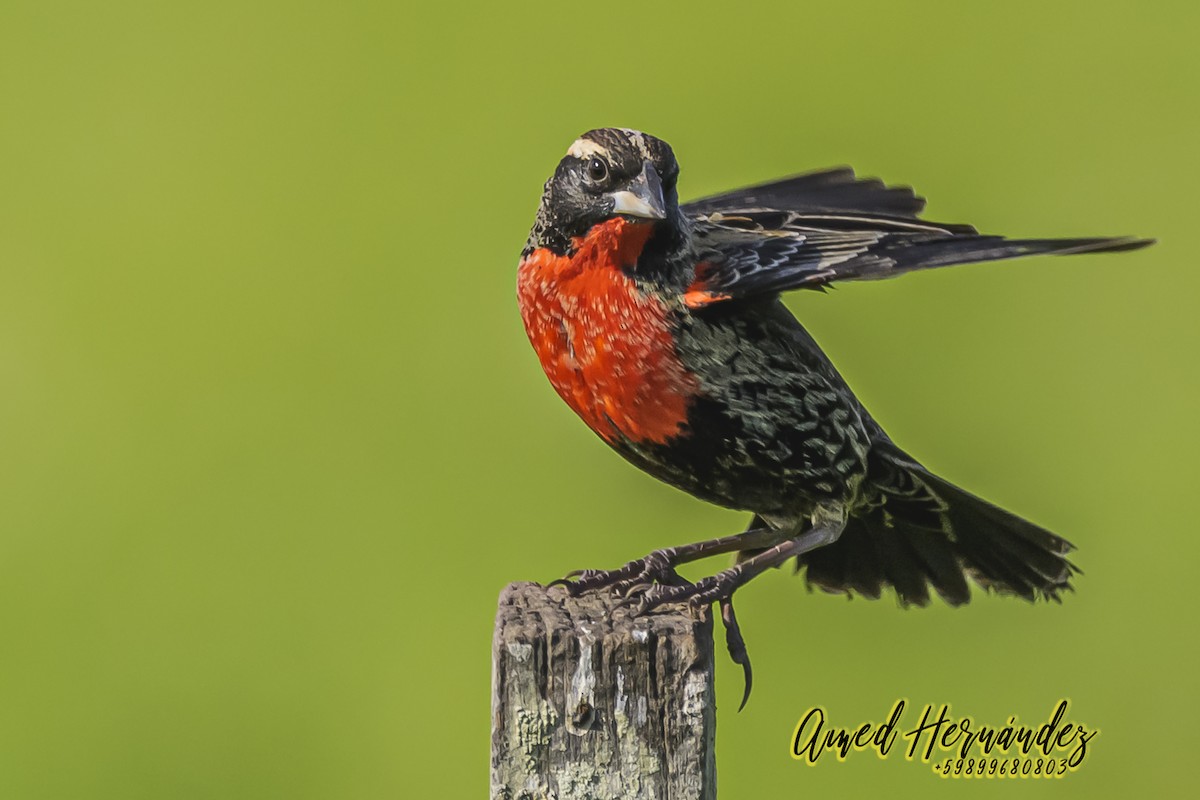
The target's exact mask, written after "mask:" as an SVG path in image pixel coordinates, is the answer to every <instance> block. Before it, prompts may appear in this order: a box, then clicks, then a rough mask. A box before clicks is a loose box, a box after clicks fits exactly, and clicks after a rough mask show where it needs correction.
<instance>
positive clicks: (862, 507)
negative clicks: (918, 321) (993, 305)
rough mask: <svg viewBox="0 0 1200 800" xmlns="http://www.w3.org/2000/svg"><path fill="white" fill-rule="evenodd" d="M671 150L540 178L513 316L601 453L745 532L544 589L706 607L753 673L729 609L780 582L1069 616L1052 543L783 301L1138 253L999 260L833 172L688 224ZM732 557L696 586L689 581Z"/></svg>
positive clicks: (1092, 247)
mask: <svg viewBox="0 0 1200 800" xmlns="http://www.w3.org/2000/svg"><path fill="white" fill-rule="evenodd" d="M679 172H680V170H679V164H678V162H677V161H676V158H675V154H674V152H673V150H672V148H671V146H670V145H669V144H667V143H666V142H665V141H663V140H662V139H659V138H657V137H655V136H651V135H649V134H646V133H643V132H641V131H637V130H632V129H627V128H598V129H595V130H591V131H588V132H587V133H584V134H583V135H582V136H580V137H579V138H578V139H576V140H575V141H574V142H573V143H572V144H571V146H570V147H569V148H568V150H567V153H566V155H565V156H563V158H562V159H561V161H560V162H559V163H558V166H557V168H556V169H555V171H554V173H553V175H551V176H550V178H549V179H548V180H547V181H546V183H545V186H544V190H543V193H542V197H541V201H540V203H539V206H538V209H537V215H536V217H535V220H534V223H533V226H532V229H531V231H530V234H529V238H528V240H527V241H526V243H525V246H524V248H523V250H522V252H521V256H520V261H519V265H518V268H517V300H518V306H519V308H520V313H521V318H522V322H523V324H524V328H525V332H526V334H527V335H528V338H529V341H530V343H531V344H532V346H533V350H534V352H535V353H536V355H537V358H538V360H539V362H540V364H541V367H542V369H543V370H544V372H545V374H546V377H547V378H548V379H549V381H550V384H551V385H552V386H553V388H554V390H555V391H556V392H557V393H558V394H559V396H560V397H561V398H562V399H563V400H564V401H565V402H566V403H567V405H568V406H569V407H570V408H571V409H572V410H573V411H574V412H575V413H576V414H577V415H578V416H579V417H580V418H581V419H582V420H583V422H584V423H585V424H586V425H587V426H588V427H589V428H590V429H591V430H592V431H593V432H595V433H596V434H597V435H598V436H599V437H600V438H601V439H602V440H603V441H604V442H605V443H606V444H608V445H609V446H610V447H611V448H613V449H614V450H615V451H616V452H617V453H619V454H620V455H621V456H623V457H624V458H625V459H627V460H628V461H629V462H631V463H632V464H633V465H635V466H636V467H638V468H640V469H642V470H644V471H645V472H647V473H649V474H650V475H653V476H654V477H656V478H658V479H660V480H662V481H664V482H666V483H668V484H670V485H672V486H675V487H677V488H679V489H682V490H683V491H685V492H688V493H689V494H691V495H693V496H695V497H697V498H699V499H701V500H704V501H707V502H709V503H713V504H716V505H719V506H724V507H727V508H732V509H737V510H740V511H745V512H750V514H751V515H752V517H751V520H750V523H749V526H748V527H747V529H746V530H745V531H744V532H741V533H736V534H732V535H728V536H722V537H718V538H715V539H710V540H706V541H703V542H697V543H692V544H685V545H681V546H677V547H671V548H667V549H663V550H657V551H654V552H652V553H649V554H648V555H646V556H644V557H642V558H638V559H634V560H633V561H630V562H629V563H627V564H625V565H624V566H622V567H619V568H616V569H611V570H582V571H576V572H574V573H571V574H569V575H568V576H567V577H566V578H563V579H560V581H556V583H561V584H563V585H566V586H567V587H568V589H569V590H570V591H571V592H573V593H580V592H584V591H590V590H599V589H612V590H616V591H621V592H623V593H624V594H625V595H626V597H627V598H631V599H632V602H633V605H634V606H635V608H634V610H635V613H645V612H647V611H649V610H652V609H654V608H658V607H660V606H662V605H664V604H669V603H689V604H691V605H692V606H706V605H707V606H711V605H712V604H713V603H717V604H719V606H720V611H721V617H722V619H723V621H724V623H725V627H726V631H727V644H728V647H729V650H730V653H731V655H732V656H733V659H734V661H736V662H738V663H740V664H742V666H743V668H744V670H745V673H746V674H745V678H746V694H745V695H744V697H743V705H744V704H745V700H746V698H748V696H749V687H750V681H751V673H750V666H749V657H748V655H747V654H746V652H745V643H744V641H743V640H742V637H741V634H740V630H739V628H738V625H737V618H736V614H735V613H734V611H733V595H734V593H735V592H736V591H737V590H738V589H740V588H741V587H743V586H744V585H745V584H746V583H748V582H749V581H750V580H752V579H753V578H755V577H756V576H758V575H761V574H762V573H764V572H765V571H767V570H769V569H771V568H773V567H779V566H781V565H784V564H785V563H786V562H788V561H790V560H793V559H794V561H795V569H796V571H797V572H800V571H803V572H804V576H805V580H806V582H807V583H808V585H809V586H810V587H816V588H819V589H822V590H825V591H828V592H831V593H837V594H847V595H859V596H863V597H867V598H871V599H878V598H880V597H881V596H882V594H883V593H884V591H885V590H886V589H889V588H890V589H891V590H892V591H894V593H895V596H896V598H897V599H898V601H899V603H900V605H902V606H924V605H927V604H928V603H929V602H930V599H931V597H932V595H934V594H936V595H938V596H940V597H941V598H942V599H943V600H944V601H945V602H946V603H948V604H950V605H952V606H959V605H962V604H964V603H967V602H968V601H969V600H970V598H971V589H970V583H972V582H973V583H974V584H976V585H978V586H979V587H981V588H982V589H984V590H986V591H990V592H994V593H997V594H1003V595H1014V596H1017V597H1021V598H1024V599H1025V600H1029V601H1036V600H1041V599H1048V600H1060V597H1061V595H1062V594H1063V593H1064V592H1065V591H1069V590H1071V589H1072V584H1071V579H1072V576H1073V575H1074V574H1075V573H1077V572H1078V570H1077V568H1076V567H1075V566H1074V565H1073V563H1072V562H1071V561H1070V560H1069V558H1068V553H1070V552H1071V551H1072V549H1073V545H1071V543H1070V542H1068V541H1067V540H1066V539H1064V538H1062V537H1060V536H1058V535H1057V534H1054V533H1051V532H1050V531H1048V530H1046V529H1044V528H1042V527H1040V526H1039V525H1036V524H1035V523H1033V522H1030V521H1028V520H1026V519H1023V518H1022V517H1019V516H1017V515H1015V514H1013V513H1010V512H1008V511H1006V510H1004V509H1002V508H1000V507H998V506H996V505H993V504H992V503H989V502H987V501H986V500H984V499H982V498H980V497H977V496H976V495H974V494H972V493H970V492H968V491H966V490H965V489H962V488H960V487H959V486H957V485H955V484H954V483H952V482H950V481H949V480H947V479H945V478H943V477H941V476H939V475H937V474H935V473H934V472H932V471H931V470H929V469H926V468H925V467H924V466H923V465H922V464H921V463H920V462H918V461H917V460H916V459H915V458H913V457H912V456H910V455H909V454H908V453H907V452H906V451H905V450H903V449H901V447H900V446H899V445H897V444H896V443H895V442H893V441H892V439H891V437H889V436H888V434H887V433H886V432H885V431H884V430H883V428H882V427H881V426H880V425H879V424H878V423H877V422H876V421H875V419H874V418H873V417H872V416H871V415H870V414H869V413H868V411H867V410H866V408H864V407H863V404H862V403H861V402H860V401H859V400H858V398H857V397H856V396H855V394H854V392H853V391H852V390H851V389H850V387H849V386H848V385H847V383H846V381H845V380H844V379H843V378H842V376H841V375H840V374H839V372H838V371H837V369H835V367H834V366H833V364H832V363H831V362H830V360H829V358H828V357H827V356H826V355H825V353H824V352H823V351H822V350H821V348H820V347H819V346H818V345H817V343H816V341H815V340H814V339H813V337H812V336H811V335H810V334H809V333H808V331H807V330H806V329H805V328H804V327H803V325H802V324H801V323H800V321H799V320H797V319H796V317H795V316H794V315H793V314H792V313H791V311H789V310H788V308H787V307H786V306H785V305H784V303H783V301H782V299H781V294H782V293H784V292H787V291H789V290H800V289H808V290H824V289H825V288H826V287H828V286H830V285H832V284H836V283H839V282H842V281H860V280H874V279H880V278H891V277H895V276H899V275H903V274H905V273H908V272H914V271H918V270H925V269H933V268H938V267H946V266H951V265H957V264H971V263H977V262H983V261H998V260H1002V259H1011V258H1018V257H1024V256H1032V255H1038V254H1056V255H1067V254H1082V253H1106V252H1121V251H1131V250H1137V249H1139V248H1142V247H1145V246H1147V245H1149V244H1151V243H1152V241H1153V240H1149V239H1140V238H1134V237H1089V238H1068V239H1010V238H1005V237H1002V236H996V235H987V234H981V233H979V232H978V231H977V230H976V229H975V228H974V227H972V226H970V225H964V224H942V223H936V222H929V221H926V220H923V219H921V218H920V214H921V212H922V210H923V209H924V205H925V201H924V199H923V198H921V197H919V196H918V195H916V194H915V193H914V192H913V190H912V189H910V188H908V187H900V186H888V185H885V184H884V183H882V182H881V181H879V180H877V179H872V178H860V177H858V176H857V175H856V174H855V172H854V171H853V170H852V169H850V168H848V167H840V168H835V169H827V170H823V171H819V172H811V173H806V174H799V175H795V176H793V177H788V178H784V179H781V180H776V181H772V182H768V183H762V184H757V185H753V186H748V187H745V188H740V189H736V190H733V191H729V192H726V193H722V194H716V195H712V196H708V197H702V198H700V199H697V200H692V201H691V202H687V203H680V201H679V193H678V187H677V183H678V179H679ZM728 553H736V554H737V556H736V561H735V562H734V563H733V564H732V566H729V567H728V568H727V569H724V570H721V571H720V572H717V573H716V574H713V575H709V576H707V577H704V578H701V579H699V580H696V581H694V582H693V581H687V580H684V579H683V578H682V577H681V576H680V575H679V574H678V572H677V571H676V568H677V567H679V566H680V565H681V564H684V563H688V562H691V561H695V560H698V559H702V558H706V557H708V556H712V555H717V554H728Z"/></svg>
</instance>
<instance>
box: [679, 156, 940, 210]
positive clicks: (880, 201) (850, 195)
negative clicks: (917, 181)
mask: <svg viewBox="0 0 1200 800" xmlns="http://www.w3.org/2000/svg"><path fill="white" fill-rule="evenodd" d="M746 208H778V209H782V210H785V211H810V212H813V211H827V212H828V211H832V212H856V213H867V214H874V215H883V216H890V217H899V218H904V219H916V217H917V215H918V214H920V213H921V210H922V209H923V208H925V198H923V197H920V196H918V195H916V194H914V193H913V190H912V189H911V188H909V187H907V186H885V185H884V183H883V182H882V181H880V180H879V179H877V178H859V177H857V176H856V175H855V174H854V170H852V169H851V168H850V167H836V168H834V169H828V170H823V171H821V172H809V173H805V174H803V175H793V176H792V177H790V178H783V179H782V180H777V181H771V182H770V183H760V184H756V185H754V186H746V187H744V188H742V189H734V190H733V191H730V192H724V193H722V194H715V195H711V196H709V197H702V198H700V199H699V200H693V201H691V202H690V203H687V204H686V205H684V206H683V211H684V213H685V214H689V215H692V216H699V215H702V214H711V213H712V212H714V211H726V210H729V209H746Z"/></svg>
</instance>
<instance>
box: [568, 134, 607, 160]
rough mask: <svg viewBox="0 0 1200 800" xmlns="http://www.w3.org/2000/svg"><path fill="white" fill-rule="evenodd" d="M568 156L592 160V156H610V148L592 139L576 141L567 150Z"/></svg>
mask: <svg viewBox="0 0 1200 800" xmlns="http://www.w3.org/2000/svg"><path fill="white" fill-rule="evenodd" d="M567 155H569V156H574V157H575V158H591V157H592V156H606V155H608V148H607V147H605V146H604V145H602V144H599V143H598V142H593V141H592V140H591V139H576V140H575V141H574V142H572V143H571V147H570V148H569V149H568V150H567Z"/></svg>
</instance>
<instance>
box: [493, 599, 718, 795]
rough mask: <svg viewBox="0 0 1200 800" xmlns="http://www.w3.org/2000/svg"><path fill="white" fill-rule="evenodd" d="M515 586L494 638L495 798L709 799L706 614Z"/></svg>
mask: <svg viewBox="0 0 1200 800" xmlns="http://www.w3.org/2000/svg"><path fill="white" fill-rule="evenodd" d="M615 603H616V600H615V598H613V597H612V596H610V595H607V594H600V593H596V594H587V595H584V596H582V597H578V598H572V597H569V596H568V595H567V593H566V591H565V590H564V589H563V588H562V587H555V588H552V589H549V590H547V589H545V588H543V587H541V586H538V585H536V584H530V583H514V584H512V585H510V586H508V587H507V588H506V589H505V590H504V591H503V592H502V593H501V595H500V608H499V610H498V612H497V614H496V631H495V639H494V641H493V645H492V779H491V796H492V798H493V800H543V798H547V799H552V800H584V798H587V800H617V798H620V800H633V799H634V798H655V800H714V798H716V795H717V790H716V786H717V776H716V760H715V753H714V746H715V739H716V706H715V702H714V694H713V670H712V664H713V640H712V620H711V617H710V616H709V615H708V614H707V612H706V613H705V614H704V616H703V617H702V618H696V617H694V616H692V615H691V614H689V613H688V612H687V611H686V610H674V609H672V610H670V611H669V612H663V613H653V614H648V615H645V616H642V617H638V618H636V619H631V618H630V617H629V615H628V613H627V612H626V611H625V610H623V609H618V610H616V611H614V610H613V605H614V604H615Z"/></svg>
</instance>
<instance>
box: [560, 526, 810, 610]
mask: <svg viewBox="0 0 1200 800" xmlns="http://www.w3.org/2000/svg"><path fill="white" fill-rule="evenodd" d="M755 519H756V521H757V517H756V518H755ZM786 535H787V534H786V533H785V532H782V531H778V530H775V529H773V528H770V527H767V526H766V525H762V526H761V527H751V528H750V529H749V530H747V531H745V532H743V533H737V534H733V535H732V536H722V537H720V538H717V539H709V540H707V541H703V542H696V543H694V544H685V545H680V546H678V547H668V548H666V549H664V550H655V551H654V552H653V553H650V554H648V555H646V556H644V557H642V558H639V559H636V560H634V561H630V562H629V563H628V564H626V565H625V566H623V567H620V568H618V569H612V570H591V569H586V570H579V571H576V572H572V573H570V574H569V575H567V577H565V578H560V579H559V580H556V581H552V582H551V583H550V584H549V585H550V586H566V587H567V589H568V590H569V591H570V592H571V594H572V595H579V594H580V593H582V592H587V591H592V590H595V589H607V588H611V587H616V588H618V589H620V590H625V591H627V590H630V589H634V588H645V587H647V586H650V585H652V584H655V583H661V584H667V585H671V586H678V587H685V586H688V585H690V584H688V582H687V581H685V580H684V579H683V578H682V577H681V576H680V575H679V573H677V572H676V571H675V568H676V567H678V566H679V565H680V564H687V563H689V562H692V561H698V560H700V559H702V558H708V557H709V556H715V555H719V554H721V553H732V552H734V551H737V550H745V549H752V548H758V547H768V546H770V545H773V544H776V543H777V542H779V540H780V538H782V537H783V536H786ZM576 577H577V578H578V580H571V578H576Z"/></svg>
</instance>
